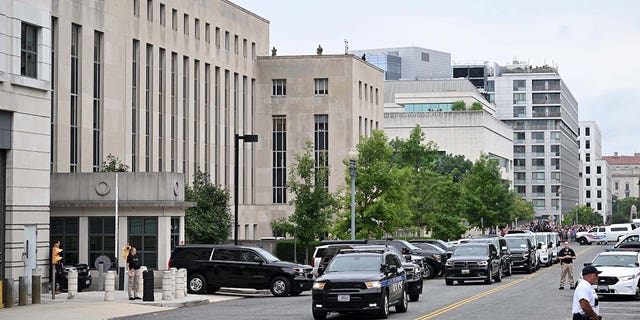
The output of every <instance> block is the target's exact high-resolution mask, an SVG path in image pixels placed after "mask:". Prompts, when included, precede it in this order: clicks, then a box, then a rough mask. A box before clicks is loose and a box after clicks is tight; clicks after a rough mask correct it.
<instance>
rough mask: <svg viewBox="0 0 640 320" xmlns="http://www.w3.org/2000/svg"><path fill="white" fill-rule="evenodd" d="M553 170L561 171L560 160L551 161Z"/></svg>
mask: <svg viewBox="0 0 640 320" xmlns="http://www.w3.org/2000/svg"><path fill="white" fill-rule="evenodd" d="M551 169H552V170H560V159H551Z"/></svg>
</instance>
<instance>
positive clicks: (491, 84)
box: [487, 80, 496, 92]
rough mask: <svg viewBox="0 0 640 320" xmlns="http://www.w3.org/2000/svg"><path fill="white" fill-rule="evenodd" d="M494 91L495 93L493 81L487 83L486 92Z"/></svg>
mask: <svg viewBox="0 0 640 320" xmlns="http://www.w3.org/2000/svg"><path fill="white" fill-rule="evenodd" d="M495 91H496V85H495V81H493V80H489V81H487V92H495Z"/></svg>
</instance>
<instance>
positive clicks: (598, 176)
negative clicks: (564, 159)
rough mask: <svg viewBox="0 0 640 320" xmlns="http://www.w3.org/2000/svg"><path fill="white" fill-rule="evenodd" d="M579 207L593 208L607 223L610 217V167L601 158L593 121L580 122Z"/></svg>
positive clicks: (598, 136) (598, 137) (600, 147)
mask: <svg viewBox="0 0 640 320" xmlns="http://www.w3.org/2000/svg"><path fill="white" fill-rule="evenodd" d="M579 126H580V130H579V131H578V132H579V136H578V143H579V147H580V164H581V165H580V177H581V179H580V180H581V183H580V185H581V190H580V205H584V206H587V207H591V208H593V209H594V210H595V211H596V212H598V213H600V214H601V215H602V219H603V222H607V221H608V220H609V219H610V218H611V215H612V212H611V208H612V202H611V186H612V184H611V182H612V180H611V167H610V166H609V163H607V161H605V160H604V159H603V158H602V138H601V134H600V127H598V124H597V123H596V122H595V121H580V122H579Z"/></svg>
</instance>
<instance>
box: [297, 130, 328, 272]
mask: <svg viewBox="0 0 640 320" xmlns="http://www.w3.org/2000/svg"><path fill="white" fill-rule="evenodd" d="M295 159H296V163H295V164H293V165H292V167H291V171H290V172H289V181H288V183H287V187H288V189H289V190H290V191H291V193H293V195H294V198H293V200H291V201H290V203H289V204H291V205H293V206H294V208H295V211H294V213H293V215H291V216H290V217H289V219H288V223H289V224H290V227H289V229H290V230H289V232H290V233H291V232H292V233H293V234H294V236H295V237H296V239H297V240H298V241H299V242H300V245H302V246H303V247H304V248H305V249H308V247H309V246H308V244H310V243H311V242H312V241H314V240H316V239H318V238H321V237H323V236H324V234H325V233H326V232H327V231H328V229H329V219H330V218H331V213H332V212H333V208H335V206H336V205H337V200H336V199H335V196H334V195H333V194H331V193H330V192H329V190H328V188H327V187H326V182H327V179H328V178H329V168H328V167H325V166H322V167H319V168H316V161H315V159H314V156H313V145H312V143H311V141H307V142H306V143H305V148H304V151H303V152H302V153H296V154H295ZM318 162H319V163H324V160H323V159H319V160H318ZM308 256H309V254H308V252H306V254H305V257H308ZM305 259H306V258H305ZM305 263H306V261H305Z"/></svg>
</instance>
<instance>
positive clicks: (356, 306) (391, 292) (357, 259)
mask: <svg viewBox="0 0 640 320" xmlns="http://www.w3.org/2000/svg"><path fill="white" fill-rule="evenodd" d="M405 278H406V272H405V270H404V269H403V268H402V263H401V261H400V259H399V258H398V257H397V256H396V255H395V254H394V253H392V252H390V251H388V250H372V249H343V250H340V252H339V253H338V255H336V256H335V257H334V258H333V259H332V260H331V262H330V263H329V265H328V266H327V268H326V270H325V272H324V273H323V274H322V276H320V277H319V278H317V279H316V281H315V282H314V283H313V289H312V291H311V297H312V302H311V310H312V313H313V318H314V319H315V320H324V319H326V317H327V314H328V313H331V312H339V313H375V314H376V315H377V316H378V317H379V318H383V319H386V318H388V317H389V307H391V306H395V309H396V312H407V308H408V306H409V303H408V301H409V297H408V293H407V289H406V283H405Z"/></svg>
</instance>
